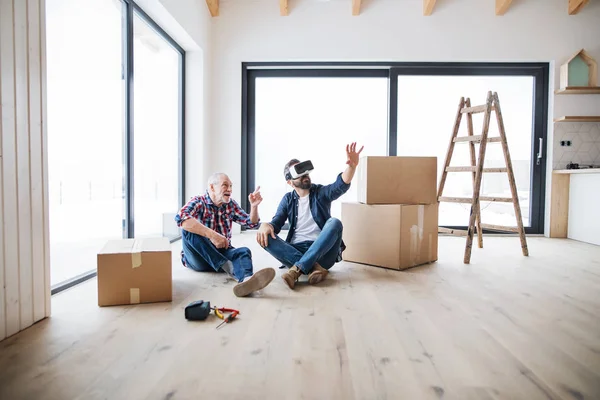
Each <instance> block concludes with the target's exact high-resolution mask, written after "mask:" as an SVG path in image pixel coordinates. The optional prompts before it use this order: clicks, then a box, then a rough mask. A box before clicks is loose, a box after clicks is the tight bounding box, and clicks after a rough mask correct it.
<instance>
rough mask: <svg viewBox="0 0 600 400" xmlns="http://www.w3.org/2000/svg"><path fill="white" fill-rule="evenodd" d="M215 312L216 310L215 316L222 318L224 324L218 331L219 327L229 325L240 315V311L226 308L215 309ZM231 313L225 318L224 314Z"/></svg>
mask: <svg viewBox="0 0 600 400" xmlns="http://www.w3.org/2000/svg"><path fill="white" fill-rule="evenodd" d="M213 310H215V315H216V316H217V317H219V318H221V319H222V320H223V322H221V323H220V324H219V325H218V326H217V328H216V329H219V327H220V326H221V325H223V324H228V323H230V322H231V321H233V320H234V319H235V318H236V317H237V316H238V315H239V313H240V312H239V311H238V310H234V309H232V308H225V307H221V308H217V307H214V308H213ZM227 312H228V313H231V314H229V315H228V316H227V317H225V315H224V314H223V313H227Z"/></svg>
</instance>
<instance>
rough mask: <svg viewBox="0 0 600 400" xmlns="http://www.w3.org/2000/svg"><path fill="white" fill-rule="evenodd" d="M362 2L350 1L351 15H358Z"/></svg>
mask: <svg viewBox="0 0 600 400" xmlns="http://www.w3.org/2000/svg"><path fill="white" fill-rule="evenodd" d="M361 2H362V0H352V15H360V5H361V4H360V3H361Z"/></svg>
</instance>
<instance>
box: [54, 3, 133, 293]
mask: <svg viewBox="0 0 600 400" xmlns="http://www.w3.org/2000/svg"><path fill="white" fill-rule="evenodd" d="M46 7H47V12H46V26H47V30H46V38H47V54H48V61H47V65H48V69H47V77H48V78H47V79H48V99H47V100H48V102H47V104H48V168H49V176H48V178H49V196H50V197H49V206H50V215H49V217H50V255H51V283H52V284H53V285H54V284H57V283H59V282H63V281H66V280H68V279H70V278H73V277H75V276H78V275H80V274H83V273H85V272H87V271H89V270H92V269H94V268H95V264H96V254H97V251H98V250H99V249H100V248H101V247H102V245H103V244H104V243H105V241H106V240H108V239H114V238H121V237H122V236H123V220H124V218H125V205H124V197H123V194H124V179H123V178H124V166H123V150H122V149H123V145H124V136H123V130H122V126H123V80H122V69H121V64H122V57H121V54H122V51H121V42H122V38H121V23H122V22H121V19H122V17H121V15H122V7H123V3H121V2H115V1H112V0H95V1H89V2H87V4H86V6H81V5H80V1H78V0H48V1H47V2H46Z"/></svg>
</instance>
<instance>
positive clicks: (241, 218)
mask: <svg viewBox="0 0 600 400" xmlns="http://www.w3.org/2000/svg"><path fill="white" fill-rule="evenodd" d="M190 218H195V219H196V220H198V222H200V223H201V224H202V225H204V226H206V227H208V228H210V229H212V230H213V231H216V232H217V233H220V234H221V235H223V236H225V237H226V238H227V241H228V242H229V246H230V247H231V226H232V223H233V222H237V223H238V224H240V225H242V226H245V227H246V228H248V229H254V228H257V227H258V226H259V225H260V220H259V221H258V222H257V223H252V221H250V215H248V213H247V212H246V211H244V210H243V209H242V207H240V205H239V204H238V203H237V202H236V201H235V200H233V199H231V200H230V201H229V203H226V204H222V205H221V206H220V207H217V206H216V205H215V204H214V203H213V202H212V200H211V199H210V195H209V194H208V191H207V192H206V194H204V195H203V196H194V197H192V198H191V199H190V201H188V202H187V204H186V205H185V206H183V207H182V208H181V210H179V213H178V214H177V215H175V222H177V226H178V227H181V224H182V223H183V221H185V220H186V219H190Z"/></svg>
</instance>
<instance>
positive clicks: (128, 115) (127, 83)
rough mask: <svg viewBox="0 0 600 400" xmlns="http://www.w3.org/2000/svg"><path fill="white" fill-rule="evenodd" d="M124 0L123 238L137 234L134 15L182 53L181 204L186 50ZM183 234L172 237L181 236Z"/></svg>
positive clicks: (55, 289)
mask: <svg viewBox="0 0 600 400" xmlns="http://www.w3.org/2000/svg"><path fill="white" fill-rule="evenodd" d="M120 1H121V5H122V6H121V21H122V24H121V48H122V54H123V56H122V60H121V65H122V79H123V81H124V94H123V96H124V108H123V117H124V118H123V123H124V126H123V132H124V138H123V165H124V166H125V179H124V189H125V190H124V203H125V216H124V219H123V238H133V237H134V236H135V221H134V215H135V212H134V211H135V210H134V165H135V164H134V115H133V109H134V108H133V107H134V97H135V94H134V84H133V82H134V74H133V71H134V68H133V66H134V52H133V46H134V40H133V23H134V18H133V17H134V15H137V16H138V17H139V18H140V19H141V20H142V21H143V22H145V23H147V24H148V26H150V27H151V28H152V29H153V30H154V31H155V32H156V33H157V34H158V35H159V36H160V37H161V38H162V39H164V40H165V41H166V42H167V43H168V44H169V45H170V46H171V47H172V48H173V49H174V50H175V51H176V52H177V53H178V55H179V78H178V79H179V82H178V85H179V96H178V97H179V105H178V106H179V110H178V116H179V121H178V139H177V140H178V153H179V154H178V161H179V162H178V181H179V185H178V187H179V191H178V192H179V193H178V200H179V206H183V204H184V202H185V82H186V79H185V74H186V69H185V59H186V52H185V50H184V49H183V47H181V46H180V45H179V44H178V43H177V42H176V41H175V40H174V39H173V38H172V37H171V36H170V35H169V34H168V33H167V32H165V30H164V29H162V28H161V27H160V26H159V25H158V24H157V23H156V22H155V21H154V20H153V19H152V18H151V17H150V16H149V15H148V14H146V12H144V10H143V9H142V8H141V7H140V6H138V5H137V4H136V3H135V1H133V0H120ZM180 238H181V236H179V237H175V238H172V239H170V241H171V242H174V241H176V240H179V239H180ZM96 275H97V271H96V269H94V270H91V271H88V272H85V273H83V274H80V275H77V276H75V277H72V278H70V279H68V280H66V281H63V282H59V283H57V284H55V285H52V287H51V294H52V295H54V294H57V293H60V292H61V291H63V290H66V289H69V288H71V287H73V286H75V285H77V284H79V283H82V282H85V281H86V280H88V279H91V278H94V277H95V276H96Z"/></svg>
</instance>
